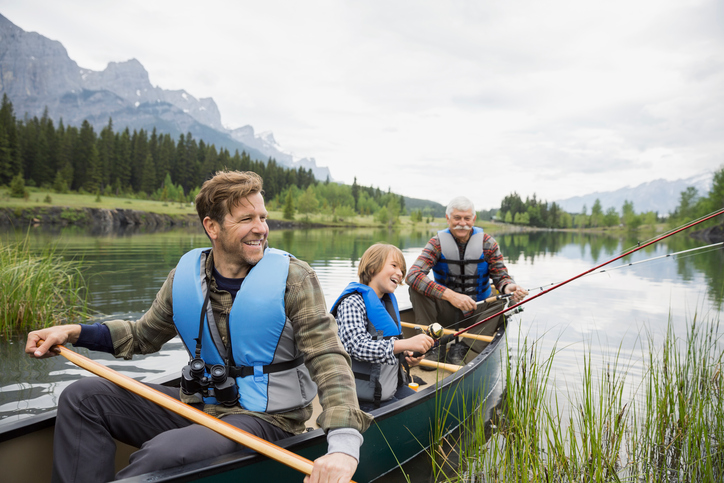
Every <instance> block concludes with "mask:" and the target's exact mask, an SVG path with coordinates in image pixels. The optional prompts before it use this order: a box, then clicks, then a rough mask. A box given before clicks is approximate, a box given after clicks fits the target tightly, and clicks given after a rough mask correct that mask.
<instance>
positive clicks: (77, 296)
mask: <svg viewBox="0 0 724 483" xmlns="http://www.w3.org/2000/svg"><path fill="white" fill-rule="evenodd" d="M85 294H86V290H85V283H84V280H83V275H82V273H81V262H78V261H73V260H70V261H68V260H63V257H62V256H61V255H59V254H58V253H57V252H56V249H55V248H54V247H51V248H46V249H44V250H43V251H42V252H41V253H33V252H31V250H30V247H29V244H28V240H27V239H26V240H25V241H22V242H19V243H15V244H11V245H6V246H2V247H0V333H2V334H3V335H4V336H5V337H11V336H13V335H16V334H19V333H22V332H25V331H28V330H33V329H37V328H40V327H47V326H50V325H56V324H60V323H66V322H76V321H80V320H83V319H85V318H87V317H88V304H87V301H86V298H85Z"/></svg>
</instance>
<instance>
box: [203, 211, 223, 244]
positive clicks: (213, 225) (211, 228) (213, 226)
mask: <svg viewBox="0 0 724 483" xmlns="http://www.w3.org/2000/svg"><path fill="white" fill-rule="evenodd" d="M201 223H202V224H203V225H204V230H205V231H206V235H207V236H208V237H209V238H210V239H211V240H216V239H217V238H218V236H219V230H220V228H221V227H220V226H219V224H218V223H217V222H216V221H214V220H212V219H211V218H209V217H208V216H207V217H206V218H204V221H202V222H201Z"/></svg>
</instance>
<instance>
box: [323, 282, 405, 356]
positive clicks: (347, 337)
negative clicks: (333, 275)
mask: <svg viewBox="0 0 724 483" xmlns="http://www.w3.org/2000/svg"><path fill="white" fill-rule="evenodd" d="M337 327H338V333H339V338H340V340H341V341H342V345H343V346H344V348H345V349H346V350H347V352H348V353H349V355H350V356H351V357H352V358H353V359H356V360H358V361H364V362H371V363H373V364H396V363H397V357H396V356H395V353H394V348H395V341H396V340H397V339H396V338H395V337H392V338H390V339H386V340H385V339H380V340H373V339H372V335H371V334H370V333H369V332H368V331H367V308H366V307H365V302H364V298H363V297H362V295H361V294H359V293H353V294H352V295H349V296H348V297H346V298H345V299H344V300H342V301H341V302H340V303H339V306H338V307H337Z"/></svg>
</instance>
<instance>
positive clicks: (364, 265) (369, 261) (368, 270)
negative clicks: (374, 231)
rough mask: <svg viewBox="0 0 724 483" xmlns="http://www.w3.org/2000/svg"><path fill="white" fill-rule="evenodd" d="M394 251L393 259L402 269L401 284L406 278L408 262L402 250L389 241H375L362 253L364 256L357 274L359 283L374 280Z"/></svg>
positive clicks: (368, 282)
mask: <svg viewBox="0 0 724 483" xmlns="http://www.w3.org/2000/svg"><path fill="white" fill-rule="evenodd" d="M390 253H392V254H393V255H392V256H393V259H394V260H395V261H396V262H397V263H398V264H399V265H400V269H401V270H402V280H400V284H402V282H403V281H404V280H405V275H406V274H407V264H406V263H405V257H404V256H403V255H402V251H401V250H400V249H399V248H397V247H396V246H395V245H390V244H389V243H375V244H374V245H372V246H371V247H369V248H368V249H367V250H365V252H364V254H362V258H360V261H359V267H357V276H358V277H359V283H363V284H365V285H369V284H370V282H371V281H372V277H374V276H375V275H377V274H378V273H380V271H381V270H382V267H384V265H385V262H386V261H387V256H388V255H389V254H390Z"/></svg>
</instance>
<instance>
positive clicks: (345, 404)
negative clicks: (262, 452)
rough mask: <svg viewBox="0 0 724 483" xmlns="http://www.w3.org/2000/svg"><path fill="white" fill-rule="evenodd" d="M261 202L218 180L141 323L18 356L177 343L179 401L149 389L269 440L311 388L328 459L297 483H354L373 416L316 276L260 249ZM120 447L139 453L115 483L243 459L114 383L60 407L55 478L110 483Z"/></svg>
mask: <svg viewBox="0 0 724 483" xmlns="http://www.w3.org/2000/svg"><path fill="white" fill-rule="evenodd" d="M262 193H263V191H262V179H261V178H260V177H259V176H258V175H257V174H255V173H252V172H238V171H232V172H227V171H224V172H219V173H217V174H216V175H215V176H214V177H213V178H212V179H210V180H208V181H206V182H205V183H204V185H203V186H202V187H201V190H200V192H199V194H198V196H197V197H196V210H197V212H198V214H199V218H200V220H201V223H202V224H203V227H204V230H205V231H206V234H207V235H208V237H209V239H210V240H211V248H210V249H201V248H199V249H195V250H191V251H190V252H188V253H186V254H185V255H183V256H182V257H181V260H180V261H179V262H178V264H177V266H176V268H175V269H173V270H171V272H170V273H169V275H168V278H167V279H166V281H165V283H164V284H163V286H162V287H161V290H160V291H159V292H158V294H157V295H156V299H155V300H154V302H153V305H152V306H151V308H150V309H149V310H148V312H146V313H145V314H144V315H143V317H141V318H140V319H139V320H138V321H125V320H113V321H109V322H105V323H103V324H100V323H97V324H94V325H63V326H57V327H51V328H48V329H42V330H38V331H34V332H31V333H30V334H29V335H28V341H27V344H26V347H25V351H26V353H28V354H29V355H31V356H33V357H37V358H43V357H49V356H53V355H56V354H55V352H54V351H53V350H52V346H54V345H56V344H65V343H67V342H70V343H72V344H74V345H76V346H79V347H87V348H90V349H94V350H101V351H105V352H109V353H111V354H113V355H114V356H116V357H123V358H124V359H131V357H132V356H133V355H134V354H148V353H151V352H156V351H158V350H160V349H161V347H162V346H163V344H165V343H166V342H167V341H169V340H170V339H172V338H173V337H175V336H176V335H177V334H178V335H179V336H180V337H181V340H182V341H183V343H184V345H185V346H186V349H187V350H188V352H189V355H190V358H191V359H192V360H191V361H190V362H189V365H187V366H186V367H185V368H183V371H182V383H181V390H179V389H178V388H170V387H165V386H159V385H151V386H153V387H154V389H157V390H159V391H162V392H164V393H165V394H168V395H169V396H172V397H175V398H177V399H180V400H182V401H184V402H186V403H188V404H190V405H193V406H195V407H197V408H198V409H202V410H204V411H205V412H207V413H209V414H211V415H213V416H216V417H219V418H221V419H222V420H223V421H225V422H227V423H229V424H231V425H233V426H236V427H239V428H241V429H243V430H245V431H247V432H249V433H252V434H254V435H256V436H259V437H261V438H264V439H266V440H269V441H275V440H278V439H281V438H285V437H288V436H291V435H293V434H299V433H301V432H303V431H304V430H305V422H306V421H307V420H308V419H309V418H310V417H311V415H312V400H313V399H314V397H315V395H316V394H317V387H319V395H320V403H321V405H322V408H323V411H322V413H321V415H320V416H319V418H318V419H317V422H318V424H319V425H320V426H321V427H322V428H323V429H324V430H325V432H327V442H328V453H327V454H326V455H325V456H322V457H321V458H319V459H317V460H316V461H315V462H314V469H313V472H312V475H311V476H310V477H307V479H305V481H309V482H311V483H316V482H319V481H325V482H326V481H329V482H337V481H339V482H348V481H349V480H350V479H351V478H352V475H353V474H354V472H355V469H356V468H357V464H358V461H359V448H360V445H361V444H362V435H361V433H362V432H363V431H364V430H365V429H366V428H367V427H368V426H369V424H370V422H371V417H370V416H369V415H367V414H366V413H364V412H362V411H360V409H359V406H358V403H357V397H356V394H355V391H354V386H355V383H354V377H353V375H352V371H351V368H350V360H349V357H348V356H347V353H346V351H345V350H344V348H343V347H342V345H341V343H340V341H339V339H338V337H337V333H336V332H337V329H336V324H335V321H334V318H333V317H332V316H331V315H330V314H329V313H328V312H327V310H326V305H325V301H324V295H323V293H322V290H321V288H320V286H319V281H318V280H317V277H316V275H315V273H314V271H313V270H312V269H311V268H310V267H309V265H307V264H306V263H304V262H302V261H300V260H297V259H296V258H294V257H293V256H291V255H290V254H288V253H286V252H283V251H280V250H275V249H273V248H268V247H267V236H268V234H269V227H268V225H267V221H266V220H267V211H266V208H265V207H264V198H263V195H262ZM199 335H200V336H199ZM40 340H45V342H44V343H43V344H42V345H40V346H39V347H37V344H38V342H39V341H40ZM114 438H115V439H117V440H119V441H122V442H125V443H127V444H130V445H132V446H135V447H138V448H140V449H139V450H138V451H136V452H135V453H133V454H132V456H131V458H130V462H129V465H128V466H127V467H126V468H124V469H123V470H121V472H120V473H118V475H116V476H117V477H119V478H120V477H129V476H134V475H139V474H143V473H147V472H150V471H154V470H160V469H164V468H169V467H174V466H178V465H182V464H189V463H194V462H197V461H200V460H203V459H206V458H212V457H216V456H220V455H223V454H227V453H231V452H234V451H239V450H241V449H242V447H241V446H240V445H238V444H237V443H235V442H233V441H231V440H229V439H226V438H225V437H223V436H221V435H219V434H217V433H215V432H214V431H212V430H210V429H208V428H206V427H204V426H200V425H197V424H192V423H191V422H189V421H188V420H186V419H184V418H182V417H181V416H178V415H176V414H174V413H172V412H170V411H168V410H166V409H163V408H160V407H158V406H157V405H155V404H154V403H152V402H149V401H147V400H145V399H142V398H140V397H138V396H136V395H134V394H131V393H129V392H127V391H126V390H124V389H121V388H119V387H117V386H115V385H114V384H113V383H111V382H108V381H106V380H104V379H100V378H95V377H89V378H83V379H81V380H79V381H77V382H75V383H73V384H72V385H70V386H69V387H68V388H66V389H65V390H64V391H63V392H62V394H61V396H60V401H59V403H58V417H57V421H56V425H55V440H54V458H53V481H54V482H71V481H74V482H87V481H109V480H112V479H114V456H115V442H114Z"/></svg>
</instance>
